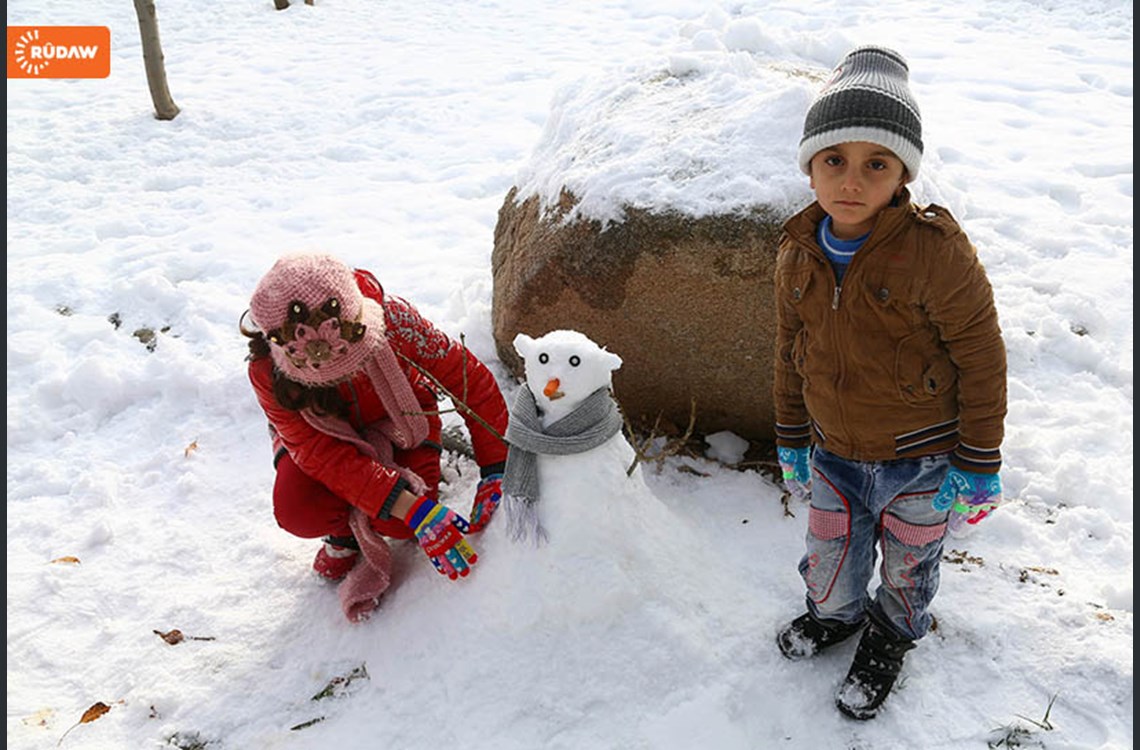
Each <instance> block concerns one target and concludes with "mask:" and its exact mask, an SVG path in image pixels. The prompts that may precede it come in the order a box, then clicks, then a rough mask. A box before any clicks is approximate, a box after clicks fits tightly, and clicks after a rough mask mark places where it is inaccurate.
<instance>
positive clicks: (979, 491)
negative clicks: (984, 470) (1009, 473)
mask: <svg viewBox="0 0 1140 750" xmlns="http://www.w3.org/2000/svg"><path fill="white" fill-rule="evenodd" d="M1001 502H1002V494H1001V477H1000V476H998V475H997V474H979V473H977V472H974V471H964V470H962V469H958V468H956V467H953V466H951V467H950V471H948V472H947V473H946V479H944V480H943V481H942V486H941V487H940V488H939V489H938V494H937V495H935V496H934V499H933V500H931V502H930V504H931V505H932V506H934V509H935V510H943V511H944V510H948V511H950V517H949V518H948V519H947V525H948V526H949V528H950V533H951V534H955V535H959V534H960V533H961V532H964V531H968V530H969V529H970V528H971V527H973V526H976V525H977V524H978V523H979V522H980V521H981V520H982V519H983V518H985V517H987V516H988V515H990V514H991V513H993V512H994V510H995V509H996V508H997V507H998V506H999V505H1001Z"/></svg>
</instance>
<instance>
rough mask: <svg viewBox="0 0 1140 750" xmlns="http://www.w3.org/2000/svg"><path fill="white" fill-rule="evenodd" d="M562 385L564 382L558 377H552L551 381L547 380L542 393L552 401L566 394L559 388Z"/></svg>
mask: <svg viewBox="0 0 1140 750" xmlns="http://www.w3.org/2000/svg"><path fill="white" fill-rule="evenodd" d="M560 385H562V383H560V382H559V381H558V378H551V379H550V380H549V381H547V383H546V387H545V388H543V389H542V394H543V395H544V396H546V397H547V398H548V399H550V400H551V401H554V400H555V399H560V398H562V397H563V396H565V395H566V394H565V393H563V392H562V391H560V390H558V386H560Z"/></svg>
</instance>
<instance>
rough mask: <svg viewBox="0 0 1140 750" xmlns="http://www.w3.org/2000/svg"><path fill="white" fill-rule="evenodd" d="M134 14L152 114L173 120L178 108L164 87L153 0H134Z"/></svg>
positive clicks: (160, 48) (156, 17)
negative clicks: (137, 23)
mask: <svg viewBox="0 0 1140 750" xmlns="http://www.w3.org/2000/svg"><path fill="white" fill-rule="evenodd" d="M135 14H136V15H138V17H139V32H140V33H141V34H142V48H143V62H144V63H145V65H146V82H147V85H148V86H150V98H151V100H152V101H153V102H154V116H155V117H156V118H158V119H159V120H173V119H174V118H175V117H177V116H178V112H179V111H180V110H179V109H178V105H177V104H175V103H174V100H173V99H172V98H170V89H168V88H167V87H166V66H165V65H164V64H163V57H162V42H160V41H159V39H158V13H157V11H155V8H154V0H135Z"/></svg>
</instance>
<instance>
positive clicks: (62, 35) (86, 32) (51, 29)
mask: <svg viewBox="0 0 1140 750" xmlns="http://www.w3.org/2000/svg"><path fill="white" fill-rule="evenodd" d="M109 75H111V30H110V29H109V28H107V27H106V26H9V27H8V77H9V78H106V77H107V76H109Z"/></svg>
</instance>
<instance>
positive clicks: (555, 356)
mask: <svg viewBox="0 0 1140 750" xmlns="http://www.w3.org/2000/svg"><path fill="white" fill-rule="evenodd" d="M514 345H515V351H517V352H518V353H519V356H521V357H522V358H523V363H524V365H525V366H526V384H527V386H529V387H530V390H531V392H532V393H533V394H534V399H535V403H536V404H537V405H538V408H539V410H540V411H541V412H542V415H543V422H544V423H545V424H550V423H552V422H555V421H557V420H558V419H561V418H562V417H564V416H565V415H567V414H569V413H570V412H572V411H574V409H575V408H576V407H577V406H578V404H580V403H582V401H583V400H584V399H585V398H586V397H587V396H589V395H590V394H591V393H593V392H594V391H596V390H598V389H599V388H602V387H606V388H609V387H611V385H612V378H611V373H613V371H614V370H616V369H618V368H619V367H621V357H619V356H618V355H616V354H613V353H611V352H607V351H606V350H605V349H603V348H602V347H600V346H598V345H597V344H595V343H594V342H593V341H591V340H590V338H589V337H587V336H586V335H585V334H582V333H579V332H578V331H571V330H558V331H551V332H550V333H547V334H546V335H545V336H540V337H539V338H537V339H535V338H531V337H530V336H527V335H526V334H525V333H520V334H519V335H517V336H515V340H514Z"/></svg>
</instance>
